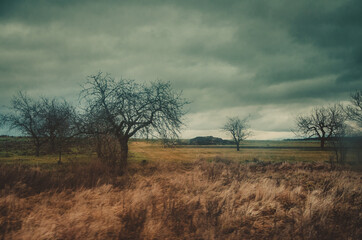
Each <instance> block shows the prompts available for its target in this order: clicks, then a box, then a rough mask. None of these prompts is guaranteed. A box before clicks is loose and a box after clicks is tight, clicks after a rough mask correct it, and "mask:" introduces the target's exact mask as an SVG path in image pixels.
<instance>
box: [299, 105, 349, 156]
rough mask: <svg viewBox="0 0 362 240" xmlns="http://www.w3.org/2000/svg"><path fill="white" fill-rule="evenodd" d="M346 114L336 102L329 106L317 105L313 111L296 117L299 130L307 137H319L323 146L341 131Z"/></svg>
mask: <svg viewBox="0 0 362 240" xmlns="http://www.w3.org/2000/svg"><path fill="white" fill-rule="evenodd" d="M345 120H346V116H345V114H344V111H343V109H342V108H341V106H339V105H337V104H335V105H332V106H328V107H316V108H314V109H313V111H312V113H311V114H309V115H305V116H298V117H297V118H296V125H297V131H296V134H301V135H302V136H305V137H309V138H310V137H317V138H318V139H319V140H320V141H321V145H320V146H321V148H322V149H323V148H324V146H325V142H326V141H327V140H329V139H331V138H333V137H335V136H336V135H337V134H339V133H341V129H342V128H343V127H344V122H345Z"/></svg>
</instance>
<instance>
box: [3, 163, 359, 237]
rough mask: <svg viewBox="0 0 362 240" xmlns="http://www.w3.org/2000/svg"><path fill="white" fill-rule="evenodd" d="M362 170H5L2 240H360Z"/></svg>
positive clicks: (197, 166)
mask: <svg viewBox="0 0 362 240" xmlns="http://www.w3.org/2000/svg"><path fill="white" fill-rule="evenodd" d="M361 182H362V176H361V174H360V173H359V172H353V171H347V170H345V171H344V170H339V171H335V170H331V169H329V166H328V165H322V164H318V165H316V164H305V163H304V164H302V163H300V164H288V163H281V164H262V163H252V164H236V163H233V162H231V161H226V160H224V159H216V161H214V162H211V163H210V162H207V161H203V160H200V161H198V162H195V163H187V164H182V163H177V164H176V163H167V164H162V163H157V164H156V163H148V164H144V165H142V164H134V165H131V166H130V169H129V171H128V173H126V174H125V175H123V176H118V175H117V174H116V173H114V172H112V169H109V168H107V167H106V166H104V165H102V164H101V163H93V164H90V165H87V166H84V165H83V166H73V167H68V169H60V170H52V171H44V170H39V169H30V168H26V167H23V166H6V165H2V166H0V188H1V197H0V233H1V236H2V238H4V239H362V228H361V226H362V221H361V219H362V218H361V217H362V211H361V210H362V195H361V193H362V189H361V186H362V185H361Z"/></svg>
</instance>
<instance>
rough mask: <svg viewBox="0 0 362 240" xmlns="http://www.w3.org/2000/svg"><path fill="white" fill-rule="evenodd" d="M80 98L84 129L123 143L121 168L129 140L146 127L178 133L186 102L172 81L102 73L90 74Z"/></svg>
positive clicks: (161, 132) (161, 131) (162, 133)
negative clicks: (83, 105)
mask: <svg viewBox="0 0 362 240" xmlns="http://www.w3.org/2000/svg"><path fill="white" fill-rule="evenodd" d="M81 97H82V99H84V100H85V103H86V109H85V112H86V115H85V118H84V119H85V126H86V127H85V128H84V129H85V132H88V133H101V134H110V135H113V136H114V137H115V138H116V139H117V140H118V142H119V144H120V146H121V154H120V155H121V156H120V167H121V168H122V169H124V168H126V167H127V158H128V141H129V139H130V138H131V137H132V136H134V135H135V134H136V133H139V132H141V131H143V130H147V131H148V132H149V131H153V132H155V133H157V134H158V135H160V136H162V137H165V136H176V135H177V134H178V133H179V130H180V127H181V126H182V119H181V118H182V116H183V114H184V113H185V112H184V110H183V107H184V106H185V104H187V101H186V100H185V99H183V98H182V97H181V92H176V91H174V90H173V89H172V88H171V85H170V83H169V82H161V81H156V82H152V83H151V84H148V85H145V84H139V83H136V82H135V81H134V80H126V79H120V80H119V81H116V80H115V79H114V78H113V77H111V76H110V75H109V74H103V73H101V72H99V73H98V74H95V75H92V76H89V77H88V79H87V81H86V83H85V84H84V85H83V90H82V92H81Z"/></svg>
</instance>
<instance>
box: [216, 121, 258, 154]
mask: <svg viewBox="0 0 362 240" xmlns="http://www.w3.org/2000/svg"><path fill="white" fill-rule="evenodd" d="M222 130H224V131H225V132H228V133H230V135H231V136H232V138H233V141H234V142H235V144H236V150H237V151H239V150H240V143H241V141H243V140H245V139H246V138H247V137H249V136H250V134H251V132H250V130H249V126H248V118H244V119H240V118H239V117H230V118H228V121H227V122H226V123H225V125H224V126H223V127H222Z"/></svg>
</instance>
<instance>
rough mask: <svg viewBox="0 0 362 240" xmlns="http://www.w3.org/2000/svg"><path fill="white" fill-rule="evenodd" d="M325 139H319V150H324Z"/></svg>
mask: <svg viewBox="0 0 362 240" xmlns="http://www.w3.org/2000/svg"><path fill="white" fill-rule="evenodd" d="M325 141H326V140H325V138H323V137H322V138H321V149H324V144H325Z"/></svg>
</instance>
